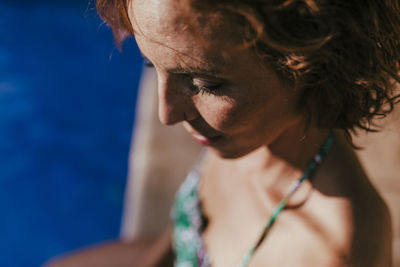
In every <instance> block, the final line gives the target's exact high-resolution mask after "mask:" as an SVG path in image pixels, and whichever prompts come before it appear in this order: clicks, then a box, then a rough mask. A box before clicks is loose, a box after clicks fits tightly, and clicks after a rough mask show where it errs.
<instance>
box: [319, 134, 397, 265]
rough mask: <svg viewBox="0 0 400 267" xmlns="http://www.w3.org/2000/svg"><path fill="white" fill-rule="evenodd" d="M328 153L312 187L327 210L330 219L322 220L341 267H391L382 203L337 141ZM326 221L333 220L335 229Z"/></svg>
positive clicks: (351, 155)
mask: <svg viewBox="0 0 400 267" xmlns="http://www.w3.org/2000/svg"><path fill="white" fill-rule="evenodd" d="M332 152H333V153H332V154H331V155H330V157H331V158H330V160H329V162H327V163H328V164H327V166H326V167H325V168H324V170H322V172H321V173H320V175H319V177H317V179H320V180H319V181H316V183H315V184H314V186H315V188H316V189H317V190H318V195H319V200H320V204H322V203H325V204H326V205H325V207H330V208H331V211H332V213H331V214H332V219H329V218H328V217H325V218H323V220H325V222H326V223H327V225H330V226H329V227H330V228H329V229H331V228H333V229H334V230H335V231H334V233H335V235H334V238H337V240H339V241H340V247H341V248H342V250H341V251H342V252H343V255H344V257H343V258H344V259H346V262H347V263H346V264H344V266H355V267H356V266H357V267H358V266H360V267H361V266H362V267H386V266H391V258H392V255H391V253H392V252H391V251H392V224H391V216H390V212H389V209H388V207H387V205H386V203H385V202H384V200H383V199H382V197H381V196H380V195H379V193H378V192H377V190H376V189H375V187H374V186H373V185H372V184H371V182H370V181H369V179H368V178H367V176H366V175H365V173H364V171H363V169H362V167H361V165H360V164H359V162H358V159H357V157H356V156H355V154H354V152H353V151H352V149H350V148H349V147H348V146H347V145H346V144H344V143H343V142H342V143H340V141H339V142H338V144H337V146H336V148H333V149H332ZM327 220H328V221H329V220H334V221H335V220H336V221H335V224H336V226H333V225H335V224H332V223H331V222H328V221H327ZM334 227H335V228H334ZM342 266H343V265H342Z"/></svg>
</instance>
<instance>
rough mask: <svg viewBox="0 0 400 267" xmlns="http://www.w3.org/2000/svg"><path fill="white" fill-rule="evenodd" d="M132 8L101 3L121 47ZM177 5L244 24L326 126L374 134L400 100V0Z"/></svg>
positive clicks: (118, 0)
mask: <svg viewBox="0 0 400 267" xmlns="http://www.w3.org/2000/svg"><path fill="white" fill-rule="evenodd" d="M128 1H129V0H97V2H96V6H97V10H98V13H99V15H100V17H101V18H102V19H103V20H104V21H106V22H107V23H108V24H109V25H110V26H111V28H112V30H113V32H114V36H115V39H116V41H117V44H118V45H120V44H121V42H122V41H123V39H124V38H125V37H127V36H128V35H130V34H133V28H132V26H131V23H130V21H129V17H128V12H127V10H128ZM177 1H181V6H182V7H183V10H184V12H186V14H189V13H190V15H192V14H196V12H197V14H207V12H213V13H216V12H219V13H220V14H223V15H225V16H229V19H235V20H237V21H240V23H241V24H243V27H244V28H246V29H247V31H246V33H245V35H246V43H245V45H247V46H248V45H250V46H251V47H252V48H253V49H254V51H255V52H256V53H257V55H258V56H259V57H260V58H262V59H263V60H265V62H266V63H267V64H269V65H272V66H273V68H274V69H275V70H276V71H277V73H278V74H279V75H280V77H282V78H283V80H286V81H287V80H289V81H290V82H291V83H292V84H293V85H294V86H295V88H296V90H299V92H300V100H299V109H301V110H302V111H305V114H307V118H308V120H309V121H311V120H314V121H316V122H317V125H318V126H320V127H323V128H330V129H333V128H340V129H343V130H345V131H346V133H347V134H349V131H353V130H354V129H355V128H362V129H365V130H367V131H374V129H373V128H372V127H371V126H372V125H371V120H372V119H373V118H374V117H376V116H383V117H384V116H386V114H388V113H390V112H391V111H392V110H393V107H394V104H395V103H396V102H397V99H398V98H399V97H400V95H399V94H398V91H396V86H397V85H398V84H399V83H400V75H399V66H400V1H399V0H379V1H377V0H346V1H341V0H177ZM193 12H195V13H193ZM188 17H190V16H188ZM188 23H189V20H188ZM243 47H244V46H243Z"/></svg>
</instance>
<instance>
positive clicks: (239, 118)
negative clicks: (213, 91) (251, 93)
mask: <svg viewBox="0 0 400 267" xmlns="http://www.w3.org/2000/svg"><path fill="white" fill-rule="evenodd" d="M195 104H196V108H197V110H198V111H199V113H200V115H201V116H202V117H203V119H204V120H205V121H206V122H207V124H208V125H209V126H211V127H212V128H213V129H215V130H217V131H220V132H223V133H236V132H240V131H242V130H243V129H245V128H247V127H248V125H249V123H250V122H251V117H252V115H251V114H252V113H253V112H254V111H255V106H254V103H253V104H252V103H250V102H247V101H236V100H232V99H229V100H228V99H221V98H219V97H213V96H209V97H208V99H201V100H198V101H196V103H195Z"/></svg>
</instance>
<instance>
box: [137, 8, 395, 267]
mask: <svg viewBox="0 0 400 267" xmlns="http://www.w3.org/2000/svg"><path fill="white" fill-rule="evenodd" d="M129 16H130V20H131V22H132V26H133V28H134V30H135V38H136V41H137V43H138V46H139V48H140V50H141V51H142V53H143V55H144V56H145V57H146V58H147V59H148V60H149V61H150V62H151V63H152V64H153V65H154V67H155V69H156V71H157V74H158V100H159V118H160V121H161V122H162V123H164V124H167V125H170V124H176V123H180V122H182V123H183V125H184V127H185V128H186V129H187V130H188V132H190V133H192V134H193V133H197V134H201V135H202V136H205V137H210V138H211V137H215V136H217V137H218V136H219V137H221V138H220V139H218V141H216V142H214V143H211V144H209V150H210V151H211V153H208V154H207V156H206V159H205V164H204V166H203V170H202V175H201V181H202V186H201V188H200V191H199V193H200V196H201V198H202V201H203V202H202V203H203V204H204V210H205V213H206V215H207V217H208V218H209V219H210V224H209V226H208V227H207V230H206V232H205V233H204V236H203V238H204V240H205V243H206V246H207V251H208V253H209V254H210V255H211V256H212V257H213V266H217V267H220V266H235V264H237V263H238V261H239V260H240V259H241V255H243V253H245V252H246V251H247V250H248V249H249V248H250V247H251V246H252V245H253V243H254V242H255V240H256V239H257V237H258V235H259V233H260V231H261V229H262V228H263V226H264V224H265V223H266V218H268V214H270V213H271V210H272V207H273V206H274V205H276V204H277V203H278V202H279V200H280V199H281V198H282V197H283V196H284V195H285V194H286V192H287V189H288V188H289V187H290V185H291V183H293V182H294V181H296V180H297V179H298V178H299V176H301V174H302V173H303V171H304V170H305V168H306V166H307V165H308V162H309V161H310V159H311V158H312V157H313V156H314V155H315V153H316V152H317V150H318V148H319V147H320V146H321V144H322V143H323V142H324V140H325V139H326V137H327V135H328V133H329V130H327V129H320V128H318V127H317V126H316V125H315V123H314V122H311V123H310V125H309V126H308V128H307V129H306V128H305V122H304V116H303V114H301V113H299V112H298V111H297V110H296V106H297V101H298V98H297V95H296V91H295V90H294V89H293V88H291V87H289V86H284V84H285V83H283V82H282V81H281V80H279V79H278V77H277V76H276V75H275V73H274V71H273V70H272V69H269V68H267V67H266V66H265V65H263V64H262V63H261V62H260V61H259V59H258V58H257V57H256V56H255V55H254V54H253V53H252V51H251V50H250V49H242V50H229V49H225V50H224V51H218V50H216V49H211V48H210V47H208V46H204V45H203V43H202V42H201V41H199V39H198V36H199V35H200V36H206V37H207V39H208V41H209V42H210V43H211V44H213V43H214V42H215V43H218V44H221V43H224V44H226V47H229V45H230V44H232V46H235V44H237V43H236V41H237V40H240V36H233V35H232V29H234V28H235V27H234V25H235V24H234V23H235V22H233V21H227V22H226V27H227V30H226V34H224V31H223V30H221V29H223V25H224V22H223V21H222V22H221V21H218V17H214V18H213V19H211V20H210V22H209V24H207V21H205V22H204V21H203V23H205V24H204V25H203V26H204V27H202V28H199V29H198V32H197V36H195V35H194V34H193V33H192V32H191V31H189V30H188V28H187V27H185V25H182V24H181V23H182V21H184V20H182V19H181V13H180V9H179V6H177V1H176V0H132V1H131V2H130V3H129ZM213 23H216V24H217V25H218V27H216V28H215V31H214V30H213V29H214V28H213V25H214V24H213ZM210 73H213V74H210ZM201 87H208V88H214V89H215V90H214V89H213V90H214V91H213V90H211V91H207V92H205V93H202V92H201V90H200V92H199V90H197V89H196V90H195V89H193V88H201ZM336 136H337V137H336V140H335V143H334V145H333V148H332V150H331V152H330V153H329V154H328V157H327V158H326V159H325V160H324V162H323V164H322V165H321V166H320V167H319V168H318V170H317V172H316V173H315V174H314V175H313V178H312V180H311V181H306V182H305V183H304V185H305V186H302V187H301V188H300V190H299V192H298V194H297V193H296V194H297V196H295V202H293V203H289V205H292V204H293V205H292V206H293V207H294V206H296V205H295V203H305V204H303V205H300V207H297V208H293V209H290V210H287V211H286V210H285V212H284V213H283V214H282V215H281V216H280V218H279V220H278V221H277V223H276V225H274V228H273V230H272V231H271V232H270V233H269V236H268V238H267V240H266V241H265V242H264V243H263V245H262V246H261V247H260V249H259V251H257V254H256V255H255V257H254V259H252V261H253V265H251V266H304V267H306V266H307V267H314V266H332V267H339V266H340V267H342V266H362V267H369V266H370V267H378V266H379V267H387V266H390V257H391V252H390V251H391V243H390V242H391V237H390V235H391V231H390V227H391V226H390V216H389V214H388V211H387V207H386V205H385V203H384V202H383V200H382V199H381V198H380V196H379V195H378V193H377V192H376V190H375V189H374V188H373V186H372V185H371V184H370V183H369V181H368V179H367V177H366V175H365V174H364V172H363V170H362V168H361V167H360V164H359V162H358V160H357V158H356V157H355V156H354V152H353V151H352V149H351V147H350V146H349V144H348V143H346V141H344V139H345V138H344V136H343V134H342V133H340V132H337V133H336ZM177 149H179V148H177ZM271 181H274V182H271ZM349 189H354V190H349ZM355 189H359V190H355ZM363 203H367V205H363ZM365 218H370V219H368V220H366V219H365ZM285 255H291V257H285ZM364 255H368V257H367V258H365V257H364Z"/></svg>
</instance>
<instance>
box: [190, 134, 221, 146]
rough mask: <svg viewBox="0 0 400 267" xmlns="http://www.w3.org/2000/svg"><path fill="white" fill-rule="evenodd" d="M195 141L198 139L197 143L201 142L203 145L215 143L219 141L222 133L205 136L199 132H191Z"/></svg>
mask: <svg viewBox="0 0 400 267" xmlns="http://www.w3.org/2000/svg"><path fill="white" fill-rule="evenodd" d="M191 135H192V137H193V139H194V141H196V142H197V143H199V144H201V145H206V146H208V145H211V144H213V143H215V142H216V141H218V140H219V139H220V138H221V137H222V135H218V136H214V137H205V136H204V135H201V134H198V133H191Z"/></svg>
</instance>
